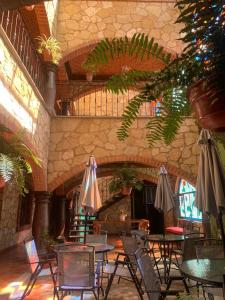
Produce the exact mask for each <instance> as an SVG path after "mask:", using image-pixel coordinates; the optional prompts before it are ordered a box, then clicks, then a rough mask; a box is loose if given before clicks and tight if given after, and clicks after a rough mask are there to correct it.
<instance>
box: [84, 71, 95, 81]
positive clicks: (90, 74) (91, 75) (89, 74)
mask: <svg viewBox="0 0 225 300" xmlns="http://www.w3.org/2000/svg"><path fill="white" fill-rule="evenodd" d="M93 75H94V74H93V72H91V71H90V72H87V73H86V79H87V81H88V82H91V81H92V79H93Z"/></svg>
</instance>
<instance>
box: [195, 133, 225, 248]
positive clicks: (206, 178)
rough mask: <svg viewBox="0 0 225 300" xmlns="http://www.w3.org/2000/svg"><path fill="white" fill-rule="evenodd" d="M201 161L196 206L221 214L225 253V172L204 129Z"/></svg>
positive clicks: (201, 138) (213, 144) (200, 141)
mask: <svg viewBox="0 0 225 300" xmlns="http://www.w3.org/2000/svg"><path fill="white" fill-rule="evenodd" d="M198 144H199V146H200V161H199V167H198V177H197V183H196V200H195V202H196V206H197V207H198V209H199V210H201V211H202V212H204V213H209V214H212V215H214V216H215V217H218V216H219V221H220V226H221V236H222V239H223V245H224V253H225V235H224V228H223V220H222V209H223V208H224V207H225V172H224V168H223V166H222V163H221V161H220V158H219V154H218V152H217V149H216V146H215V143H214V141H213V138H212V136H211V134H210V132H209V131H208V130H206V129H202V130H201V133H200V137H199V140H198Z"/></svg>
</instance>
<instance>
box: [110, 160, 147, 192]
mask: <svg viewBox="0 0 225 300" xmlns="http://www.w3.org/2000/svg"><path fill="white" fill-rule="evenodd" d="M123 187H132V188H134V189H136V190H139V191H140V190H142V188H143V182H142V180H140V179H138V178H137V171H136V170H135V168H130V167H127V166H126V165H125V166H123V167H122V168H121V169H118V170H117V171H116V172H115V174H114V176H113V177H112V179H111V180H110V182H109V191H110V193H115V192H119V191H120V190H121V189H122V188H123Z"/></svg>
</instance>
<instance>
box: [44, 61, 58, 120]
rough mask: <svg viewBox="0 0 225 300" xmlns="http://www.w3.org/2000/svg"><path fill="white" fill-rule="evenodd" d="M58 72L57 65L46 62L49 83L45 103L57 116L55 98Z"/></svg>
mask: <svg viewBox="0 0 225 300" xmlns="http://www.w3.org/2000/svg"><path fill="white" fill-rule="evenodd" d="M56 71H57V65H56V64H54V63H52V62H46V73H47V81H46V87H45V101H46V103H47V106H48V108H49V110H50V112H51V113H52V114H53V115H55V108H54V106H55V97H56Z"/></svg>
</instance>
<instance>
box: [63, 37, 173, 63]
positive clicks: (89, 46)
mask: <svg viewBox="0 0 225 300" xmlns="http://www.w3.org/2000/svg"><path fill="white" fill-rule="evenodd" d="M101 40H102V39H93V40H89V41H88V42H84V43H82V44H80V45H77V46H75V47H73V48H71V49H69V51H66V52H65V53H64V54H63V57H62V58H61V60H60V63H59V67H61V66H62V65H63V64H64V63H65V62H66V61H70V60H73V59H75V58H76V57H77V56H80V55H83V54H87V53H89V52H90V51H91V50H93V49H94V47H95V46H96V45H97V44H98V43H99V42H100V41H101ZM163 49H164V51H166V52H168V53H171V54H172V57H174V58H175V56H176V55H177V53H174V52H171V49H169V48H167V47H163Z"/></svg>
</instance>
